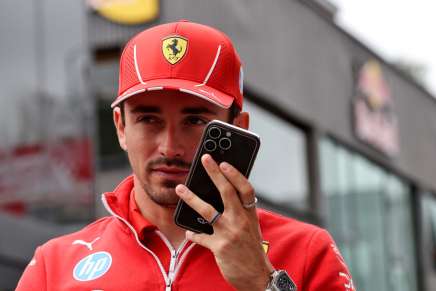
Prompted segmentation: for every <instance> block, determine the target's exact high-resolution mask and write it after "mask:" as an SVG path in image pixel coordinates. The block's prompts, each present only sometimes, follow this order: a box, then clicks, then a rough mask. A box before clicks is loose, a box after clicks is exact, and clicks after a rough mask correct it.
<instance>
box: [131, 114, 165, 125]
mask: <svg viewBox="0 0 436 291" xmlns="http://www.w3.org/2000/svg"><path fill="white" fill-rule="evenodd" d="M136 121H137V122H141V123H146V124H158V123H160V122H161V119H160V118H159V117H157V116H155V115H141V116H138V118H137V119H136Z"/></svg>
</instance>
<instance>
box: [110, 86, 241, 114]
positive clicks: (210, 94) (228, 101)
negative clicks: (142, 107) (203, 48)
mask: <svg viewBox="0 0 436 291" xmlns="http://www.w3.org/2000/svg"><path fill="white" fill-rule="evenodd" d="M157 90H178V91H181V92H184V93H187V94H191V95H194V96H197V97H199V98H202V99H204V100H206V101H209V102H211V103H213V104H215V105H217V106H219V107H222V108H230V106H231V105H232V103H233V101H234V100H235V98H234V97H233V96H231V95H227V94H224V93H222V92H221V91H219V90H217V89H214V88H212V87H209V86H207V85H205V84H199V83H196V82H192V81H188V80H182V79H156V80H151V81H147V82H144V83H140V84H137V85H135V86H133V87H131V88H130V89H128V90H126V91H125V92H124V93H123V94H121V95H119V96H118V97H117V99H115V101H114V102H113V103H112V104H111V107H112V108H114V107H115V106H117V105H118V104H120V103H121V102H122V101H124V100H126V99H128V98H130V97H132V96H135V95H137V94H140V93H143V92H147V91H157Z"/></svg>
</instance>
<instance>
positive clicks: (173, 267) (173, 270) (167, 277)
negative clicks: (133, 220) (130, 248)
mask: <svg viewBox="0 0 436 291" xmlns="http://www.w3.org/2000/svg"><path fill="white" fill-rule="evenodd" d="M101 200H102V201H103V206H104V207H105V208H106V210H107V211H108V212H109V213H110V214H111V215H112V216H114V217H116V218H118V219H119V220H121V221H122V222H124V223H125V224H126V225H127V226H128V227H129V229H130V230H131V231H132V233H133V235H134V236H135V239H136V242H137V243H138V244H139V245H140V246H141V247H142V248H143V249H144V250H146V251H147V252H149V253H150V254H151V255H152V256H153V258H154V259H155V261H156V262H157V264H158V266H159V269H160V272H161V273H162V276H163V278H164V281H165V291H171V286H172V284H173V282H174V280H175V278H176V276H177V273H178V271H179V269H180V266H181V264H182V263H183V261H184V260H185V258H186V255H187V253H188V252H189V251H190V250H191V249H192V248H193V247H194V245H195V243H192V244H191V245H190V246H189V247H188V248H187V249H186V251H185V252H184V253H183V254H182V256H181V257H180V261H179V264H177V258H178V256H179V254H180V252H181V251H182V250H183V248H184V247H185V245H186V243H187V242H188V240H187V239H185V240H184V241H183V242H182V243H181V244H180V246H179V247H178V249H177V250H176V249H174V248H173V246H172V245H171V243H170V242H169V240H168V239H167V238H166V237H165V235H164V234H163V233H161V232H160V231H158V230H156V233H157V234H158V235H159V237H160V238H161V239H162V240H163V242H164V243H165V245H166V246H167V248H168V250H169V251H170V253H171V260H170V268H169V270H168V274H167V273H166V272H165V269H164V267H163V265H162V262H161V261H160V260H159V258H158V257H157V256H156V254H155V253H153V252H152V251H151V250H150V249H149V248H147V247H146V246H144V245H143V244H142V243H141V241H140V240H139V237H138V233H137V232H136V230H135V228H134V227H133V226H132V225H131V224H130V223H129V222H128V221H127V220H125V219H124V218H122V217H121V216H119V215H118V214H116V213H115V212H114V211H113V210H112V208H111V207H110V206H109V204H108V202H107V200H106V197H105V196H104V194H103V195H102V199H101Z"/></svg>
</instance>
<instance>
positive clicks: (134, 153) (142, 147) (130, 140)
mask: <svg viewBox="0 0 436 291" xmlns="http://www.w3.org/2000/svg"><path fill="white" fill-rule="evenodd" d="M154 141H155V139H154V138H152V137H150V136H147V135H145V134H144V133H142V132H141V131H136V132H128V133H127V134H126V146H127V152H128V154H129V156H130V157H132V158H133V157H134V158H136V159H138V160H142V159H143V158H141V157H147V156H149V155H150V154H151V153H152V152H153V149H154V148H155V145H154Z"/></svg>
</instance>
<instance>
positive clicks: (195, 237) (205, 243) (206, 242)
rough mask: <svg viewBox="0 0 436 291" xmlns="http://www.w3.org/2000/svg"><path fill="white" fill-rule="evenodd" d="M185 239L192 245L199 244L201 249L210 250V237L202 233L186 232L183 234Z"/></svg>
mask: <svg viewBox="0 0 436 291" xmlns="http://www.w3.org/2000/svg"><path fill="white" fill-rule="evenodd" d="M185 236H186V239H188V240H190V241H192V242H193V243H196V244H199V245H201V246H202V247H205V248H208V249H210V248H211V236H210V235H208V234H204V233H195V232H192V231H190V230H187V231H186V233H185Z"/></svg>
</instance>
